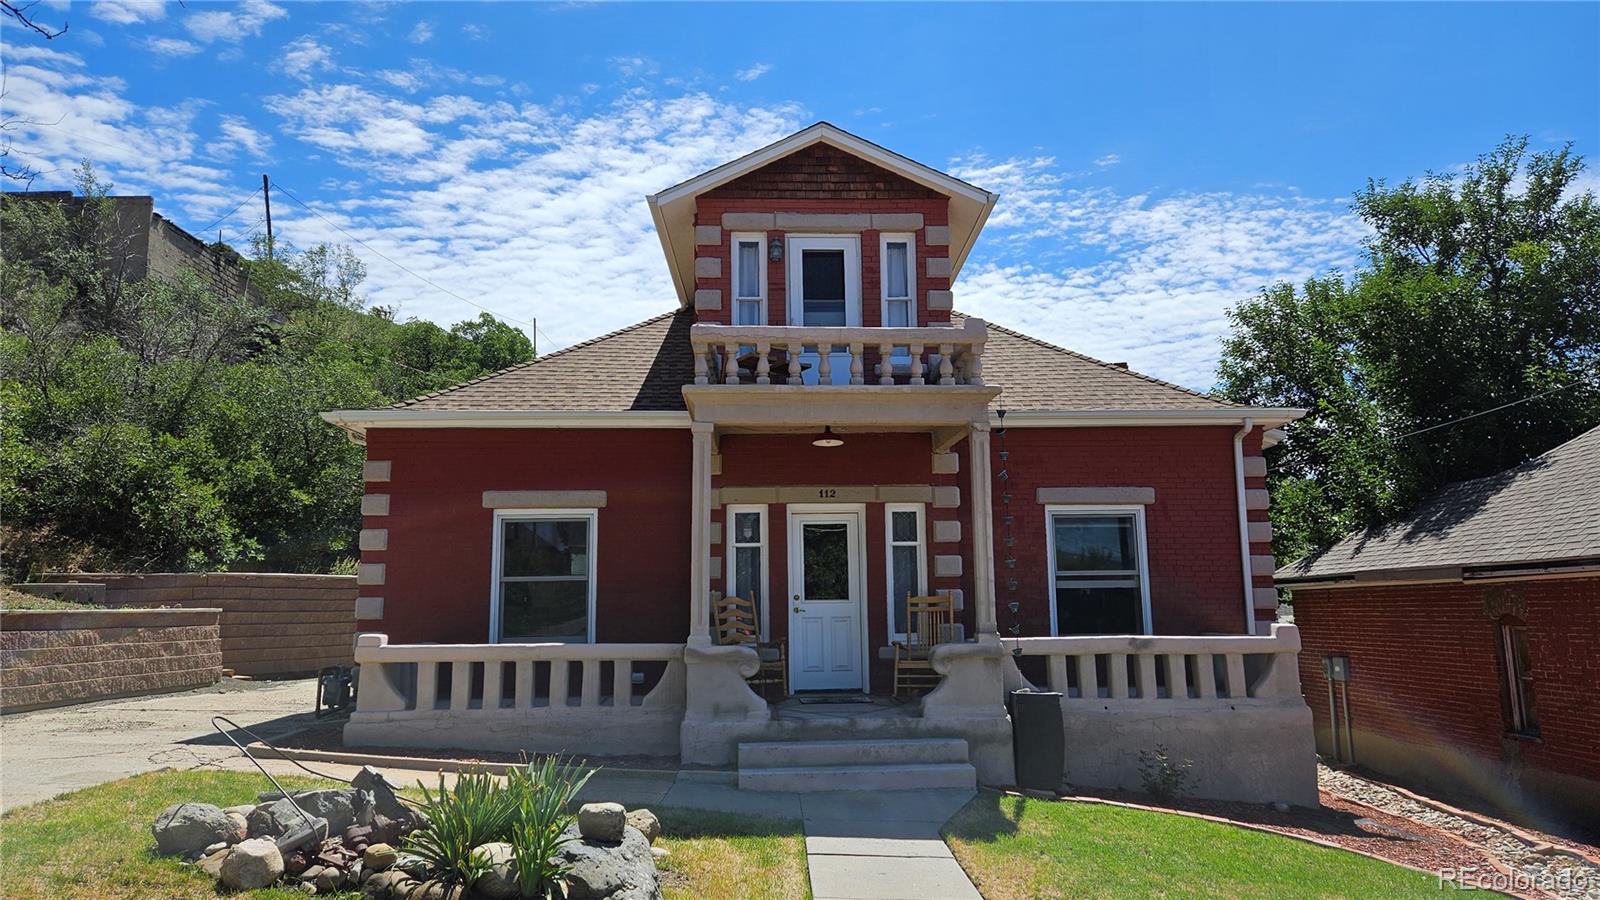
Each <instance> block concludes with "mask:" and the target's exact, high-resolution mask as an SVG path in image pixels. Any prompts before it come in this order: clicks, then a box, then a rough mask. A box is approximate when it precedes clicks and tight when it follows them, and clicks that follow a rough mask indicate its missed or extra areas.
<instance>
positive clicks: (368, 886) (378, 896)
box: [361, 869, 417, 900]
mask: <svg viewBox="0 0 1600 900" xmlns="http://www.w3.org/2000/svg"><path fill="white" fill-rule="evenodd" d="M416 883H417V882H416V881H415V880H414V879H412V877H411V876H410V875H407V874H406V873H404V872H401V871H399V870H398V869H390V870H389V871H387V872H379V873H377V874H376V875H373V876H372V877H371V878H368V879H367V880H366V881H365V882H363V883H362V885H361V898H362V900H389V898H390V897H403V896H405V892H407V891H409V890H410V888H411V886H413V885H415V884H416Z"/></svg>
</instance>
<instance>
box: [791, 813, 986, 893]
mask: <svg viewBox="0 0 1600 900" xmlns="http://www.w3.org/2000/svg"><path fill="white" fill-rule="evenodd" d="M973 796H974V792H973V791H970V790H929V791H894V792H887V793H878V792H868V791H837V792H833V791H830V792H825V793H817V794H801V795H800V806H801V810H802V813H803V816H804V817H803V819H802V821H803V822H804V823H805V830H806V863H807V865H808V867H809V868H810V871H811V894H812V896H813V897H815V898H816V900H982V896H981V895H980V894H979V893H978V889H977V888H975V887H973V885H972V881H971V880H970V879H968V878H967V873H965V872H963V871H962V870H961V865H960V864H959V863H957V862H956V859H955V856H954V855H952V854H951V853H950V847H949V846H948V845H946V844H945V842H944V839H943V838H941V837H940V836H939V829H940V828H942V827H943V826H944V823H945V822H947V821H949V819H950V817H951V816H953V815H955V814H956V813H957V812H958V811H959V810H960V809H961V807H963V806H965V805H966V804H967V801H969V800H971V799H972V797H973Z"/></svg>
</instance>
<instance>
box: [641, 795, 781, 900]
mask: <svg viewBox="0 0 1600 900" xmlns="http://www.w3.org/2000/svg"><path fill="white" fill-rule="evenodd" d="M651 811H652V812H654V813H655V814H656V815H657V816H659V817H660V818H661V837H659V838H657V839H656V846H658V847H665V848H666V849H667V850H668V851H669V852H670V853H671V855H670V856H668V857H666V858H665V859H660V860H657V861H656V862H657V864H658V867H659V868H660V870H661V887H662V893H663V894H664V895H665V896H666V898H667V900H699V898H708V897H762V898H771V900H810V897H811V879H810V876H809V875H808V874H807V870H806V839H805V834H804V832H803V831H802V830H801V827H800V823H799V822H780V821H770V820H765V819H752V818H749V817H747V816H740V815H733V814H729V813H714V812H704V811H702V810H680V809H671V808H666V809H663V808H659V807H651Z"/></svg>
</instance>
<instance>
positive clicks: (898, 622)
mask: <svg viewBox="0 0 1600 900" xmlns="http://www.w3.org/2000/svg"><path fill="white" fill-rule="evenodd" d="M883 526H884V531H885V535H884V545H885V546H886V547H887V548H888V549H887V551H886V552H887V557H888V558H887V559H886V560H885V561H884V571H885V572H887V573H888V577H887V578H886V579H885V581H887V582H888V585H889V596H888V598H887V600H888V603H889V635H890V639H891V640H905V636H906V597H907V596H913V597H921V596H923V595H924V594H925V592H926V590H927V577H928V547H927V541H926V539H925V537H924V535H925V531H924V523H923V514H922V504H921V503H885V504H884V506H883Z"/></svg>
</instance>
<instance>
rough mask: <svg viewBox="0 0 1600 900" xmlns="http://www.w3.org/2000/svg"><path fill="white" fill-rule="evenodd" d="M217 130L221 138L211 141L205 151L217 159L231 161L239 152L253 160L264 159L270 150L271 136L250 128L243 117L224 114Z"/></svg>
mask: <svg viewBox="0 0 1600 900" xmlns="http://www.w3.org/2000/svg"><path fill="white" fill-rule="evenodd" d="M218 130H219V131H220V132H221V135H222V136H221V137H219V138H218V139H217V140H214V141H212V142H211V143H210V145H209V146H208V147H207V150H209V151H210V155H211V156H214V157H217V158H219V159H231V158H232V157H233V156H235V155H236V154H238V153H241V152H242V153H244V154H246V155H248V156H250V157H251V158H253V159H265V158H266V156H267V153H268V152H269V151H270V150H271V149H272V136H271V135H268V134H263V133H262V132H260V131H257V130H256V129H255V128H253V127H251V125H250V123H249V122H248V121H247V120H246V119H245V118H244V117H243V116H238V115H230V114H224V115H223V116H222V122H221V123H220V124H219V125H218Z"/></svg>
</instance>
